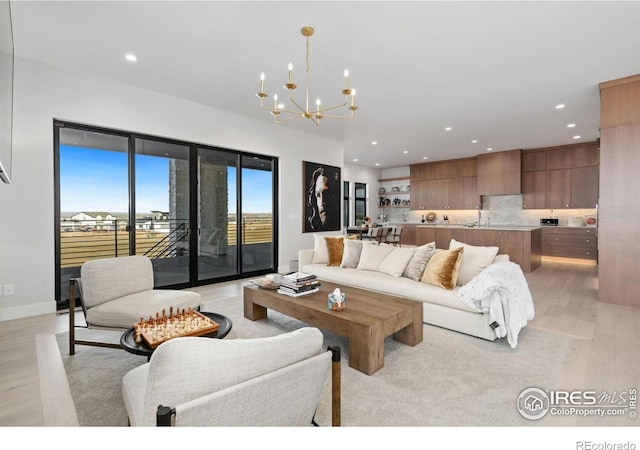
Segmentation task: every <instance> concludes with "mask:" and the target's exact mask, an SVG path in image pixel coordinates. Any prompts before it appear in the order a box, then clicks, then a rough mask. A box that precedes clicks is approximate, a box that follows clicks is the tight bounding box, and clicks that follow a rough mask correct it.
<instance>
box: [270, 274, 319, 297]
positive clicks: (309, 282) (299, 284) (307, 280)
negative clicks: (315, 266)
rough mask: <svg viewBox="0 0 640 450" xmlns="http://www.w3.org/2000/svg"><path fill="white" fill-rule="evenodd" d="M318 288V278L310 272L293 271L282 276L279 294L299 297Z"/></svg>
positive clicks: (316, 290)
mask: <svg viewBox="0 0 640 450" xmlns="http://www.w3.org/2000/svg"><path fill="white" fill-rule="evenodd" d="M319 290H320V280H318V278H317V277H316V276H315V275H313V274H310V273H304V272H293V273H290V274H287V275H284V276H283V277H282V281H280V289H278V292H279V293H280V294H286V295H290V296H292V297H299V296H301V295H306V294H313V293H314V292H318V291H319Z"/></svg>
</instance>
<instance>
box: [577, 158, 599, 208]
mask: <svg viewBox="0 0 640 450" xmlns="http://www.w3.org/2000/svg"><path fill="white" fill-rule="evenodd" d="M598 177H599V170H598V167H576V168H572V169H571V207H572V208H595V207H596V205H597V204H598V188H599V180H598Z"/></svg>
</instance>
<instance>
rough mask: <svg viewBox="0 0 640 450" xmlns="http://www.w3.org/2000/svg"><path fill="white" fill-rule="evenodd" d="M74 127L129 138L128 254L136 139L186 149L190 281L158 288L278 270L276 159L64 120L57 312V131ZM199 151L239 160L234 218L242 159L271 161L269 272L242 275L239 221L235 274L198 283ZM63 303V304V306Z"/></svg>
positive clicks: (209, 281) (132, 220)
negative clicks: (224, 155) (233, 157)
mask: <svg viewBox="0 0 640 450" xmlns="http://www.w3.org/2000/svg"><path fill="white" fill-rule="evenodd" d="M67 127H68V128H73V129H76V130H81V131H87V132H94V133H103V134H108V135H113V136H120V137H125V138H127V139H128V148H127V151H128V165H129V167H128V171H129V173H128V197H129V198H128V200H129V210H128V212H129V217H128V225H127V230H128V231H129V254H135V251H136V246H135V245H136V240H135V233H132V232H131V231H132V230H135V213H136V192H135V157H136V152H135V140H136V139H147V140H154V141H159V142H166V143H169V144H175V145H184V146H188V147H189V173H190V175H189V228H190V235H189V241H188V242H189V247H190V248H189V281H188V282H185V283H179V284H175V285H170V286H162V287H161V288H167V289H168V288H173V289H183V288H189V287H195V286H203V285H208V284H214V283H220V282H224V281H231V280H237V279H244V278H250V277H253V276H257V275H262V274H266V273H273V272H275V271H277V268H278V257H279V256H278V247H279V243H278V237H279V236H278V230H279V221H278V196H279V185H278V179H279V175H278V173H279V172H278V167H279V159H278V158H277V157H275V156H269V155H262V154H257V153H253V152H243V151H238V150H231V149H226V148H220V147H215V146H210V145H202V144H196V143H193V142H187V141H180V140H175V139H168V138H162V137H158V136H152V135H146V134H142V133H135V132H126V131H121V130H116V129H111V128H104V127H98V126H93V125H86V124H82V123H77V122H69V121H65V120H59V119H53V127H52V128H53V144H54V146H53V147H54V149H53V150H54V151H53V166H54V202H53V203H54V204H53V208H54V258H55V260H54V261H55V262H54V270H55V294H54V298H55V300H56V302H57V304H58V308H57V309H63V308H66V307H68V303H67V301H62V299H61V291H60V290H61V285H62V283H61V275H62V273H61V272H62V269H61V230H60V223H61V210H60V207H61V199H60V176H61V173H60V131H59V130H60V129H61V128H67ZM198 149H204V150H206V149H210V150H214V151H221V152H226V153H229V154H233V155H235V157H236V160H237V161H238V166H237V167H238V175H237V180H236V186H235V189H236V211H237V217H241V215H242V213H241V212H242V195H241V194H242V173H241V172H242V170H241V169H242V157H243V156H248V157H257V158H261V159H267V160H271V161H272V182H273V195H272V198H271V202H272V211H273V213H272V236H273V239H272V246H273V252H272V267H271V268H269V269H261V270H257V271H254V272H242V267H243V266H242V227H241V226H240V221H239V220H238V221H237V224H236V226H237V227H238V230H237V235H236V252H237V258H236V261H237V262H236V273H235V274H234V275H229V276H223V277H217V278H208V279H203V280H198V273H197V271H198V253H197V251H195V249H197V245H198V233H197V231H198V226H197V224H198V217H197V216H198V208H197V205H198V196H197V192H198V177H197V176H194V174H197V168H198V167H197V165H198V161H197V154H198ZM64 304H66V305H64Z"/></svg>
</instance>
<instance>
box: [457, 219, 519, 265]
mask: <svg viewBox="0 0 640 450" xmlns="http://www.w3.org/2000/svg"><path fill="white" fill-rule="evenodd" d="M524 241H525V239H524V233H523V232H522V231H510V230H491V229H482V228H478V229H471V230H468V232H467V243H468V244H470V245H480V246H484V247H498V248H499V249H500V250H499V253H502V254H507V255H509V260H510V261H513V262H514V263H516V264H519V265H520V267H523V270H524V266H525V251H524ZM527 253H530V251H529V252H527ZM529 271H530V270H529Z"/></svg>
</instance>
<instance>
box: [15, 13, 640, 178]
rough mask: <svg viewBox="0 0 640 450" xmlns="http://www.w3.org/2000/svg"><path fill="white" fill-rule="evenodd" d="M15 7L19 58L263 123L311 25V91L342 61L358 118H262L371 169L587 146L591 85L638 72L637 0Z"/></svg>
mask: <svg viewBox="0 0 640 450" xmlns="http://www.w3.org/2000/svg"><path fill="white" fill-rule="evenodd" d="M11 4H12V14H13V29H14V40H15V53H16V55H17V56H20V57H23V58H27V59H32V60H36V61H40V62H44V63H47V64H51V65H54V66H60V67H64V68H68V69H72V70H77V71H80V72H85V73H91V74H96V75H99V76H102V77H105V78H110V79H114V80H118V81H121V82H123V83H128V84H132V85H136V86H140V87H144V88H146V89H150V90H153V91H158V92H163V93H166V94H170V95H173V96H177V97H181V98H185V99H188V100H191V101H194V102H198V103H202V104H206V105H211V106H214V107H216V108H220V109H224V110H229V111H232V112H234V113H237V114H241V115H244V116H247V117H252V118H255V119H261V120H265V121H271V120H272V119H271V115H270V114H269V112H268V111H266V110H262V109H260V108H259V106H258V101H257V98H256V97H255V95H254V93H255V92H257V90H258V89H259V75H260V73H261V72H265V73H266V76H267V79H266V82H265V83H266V90H267V92H268V93H270V94H272V93H273V92H274V90H275V89H276V87H278V92H279V96H280V97H281V98H282V97H283V96H284V93H285V91H284V89H283V88H282V87H281V85H282V84H283V83H284V82H286V76H287V64H288V63H289V62H293V64H294V74H295V76H296V79H297V80H301V79H302V78H303V70H304V61H305V39H304V37H302V36H301V34H300V28H301V27H302V26H306V25H308V26H313V27H314V28H315V30H316V32H315V35H314V36H313V37H312V38H311V61H310V62H311V76H312V83H313V89H312V96H313V98H312V101H313V99H315V98H316V97H320V98H322V99H323V103H324V104H328V103H333V101H332V100H334V101H336V102H339V101H340V100H341V99H342V97H341V96H339V95H338V94H337V93H338V92H339V91H340V90H341V89H342V88H343V84H344V78H343V76H342V72H343V70H344V69H345V68H348V69H349V71H350V73H351V85H352V87H353V88H355V89H356V90H357V103H358V106H359V109H358V111H357V114H356V118H355V119H353V120H349V121H341V120H333V121H330V119H325V121H324V122H323V123H322V124H321V125H320V126H319V127H316V126H315V125H314V124H312V123H311V122H310V121H308V120H294V121H290V122H287V123H286V124H279V125H276V124H274V125H273V126H285V127H291V128H295V129H298V130H303V131H307V132H309V133H316V134H320V135H323V136H326V137H329V138H333V139H337V140H340V141H343V142H344V146H345V162H346V163H353V162H352V161H353V159H354V158H358V162H357V164H360V165H363V166H367V167H375V164H376V163H378V164H379V166H378V167H380V168H388V167H399V166H406V165H408V164H412V163H418V162H424V159H423V157H425V156H426V157H428V158H429V159H428V160H429V161H437V160H442V159H451V158H458V157H464V156H470V155H476V154H478V153H482V152H484V151H486V148H487V147H491V148H493V151H501V150H511V149H516V148H523V149H527V148H537V147H547V146H555V145H562V144H567V143H574V142H580V141H593V140H595V139H597V138H599V130H598V126H599V121H600V112H599V90H598V83H600V82H603V81H608V80H612V79H616V78H621V77H625V76H629V75H635V74H638V73H640V2H635V1H626V2H610V1H605V2H578V1H570V2H480V1H477V2H429V1H422V2H420V1H412V2H395V1H391V2H382V1H375V2H368V1H354V2H345V1H340V2H338V1H324V2H310V1H285V2H268V1H259V2H247V1H232V2H223V1H196V2H187V1H142V2H129V1H115V2H95V1H69V2H60V1H44V2H38V1H23V0H17V1H16V0H13V1H12V2H11ZM128 52H132V53H134V54H136V55H137V57H138V61H137V62H136V63H134V64H132V63H129V62H127V61H125V59H124V55H125V53H128ZM299 84H303V83H299ZM558 103H564V104H566V107H565V108H564V109H562V110H556V109H555V105H556V104H558ZM569 123H575V124H576V126H575V128H573V129H570V128H567V124H569ZM448 126H450V127H452V130H451V131H445V127H448ZM574 135H580V136H581V138H580V139H578V140H574V139H573V136H574ZM472 139H477V140H478V142H477V143H475V144H473V143H471V141H472ZM373 140H376V141H377V142H378V145H377V146H375V147H374V146H372V145H371V141H373ZM403 151H407V152H408V153H406V154H405V153H403Z"/></svg>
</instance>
